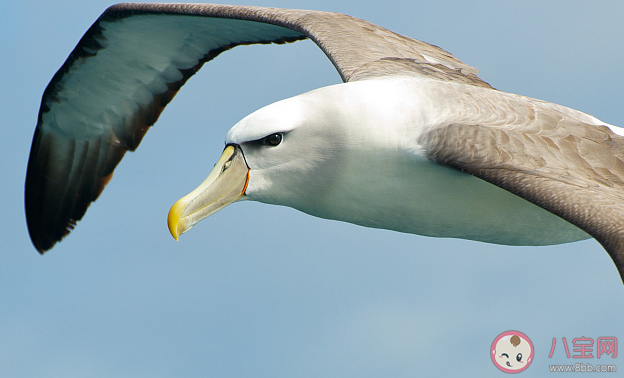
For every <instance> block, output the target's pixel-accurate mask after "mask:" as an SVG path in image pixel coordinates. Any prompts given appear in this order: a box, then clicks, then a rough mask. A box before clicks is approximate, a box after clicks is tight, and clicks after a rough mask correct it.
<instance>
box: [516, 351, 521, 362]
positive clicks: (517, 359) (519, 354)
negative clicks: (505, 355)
mask: <svg viewBox="0 0 624 378" xmlns="http://www.w3.org/2000/svg"><path fill="white" fill-rule="evenodd" d="M516 361H518V362H520V361H522V353H518V355H517V356H516Z"/></svg>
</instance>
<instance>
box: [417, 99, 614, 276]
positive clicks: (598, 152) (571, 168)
mask: <svg viewBox="0 0 624 378" xmlns="http://www.w3.org/2000/svg"><path fill="white" fill-rule="evenodd" d="M491 94H492V95H494V96H497V95H498V92H491ZM499 105H500V107H499V108H494V109H496V111H500V112H499V113H498V115H499V116H498V117H497V115H496V114H489V115H488V114H483V115H482V119H483V122H481V123H478V122H479V121H477V123H471V124H466V123H462V122H459V123H449V124H447V125H445V126H442V127H440V128H437V129H434V130H432V131H430V132H429V133H428V134H426V135H424V136H423V137H422V140H421V142H422V143H423V145H424V146H425V148H426V151H427V154H428V156H429V158H430V159H432V160H433V161H435V162H438V163H440V164H444V165H448V166H450V167H453V168H456V169H459V170H461V171H464V172H467V173H470V174H472V175H474V176H477V177H479V178H481V179H483V180H486V181H488V182H490V183H492V184H494V185H497V186H499V187H501V188H503V189H505V190H508V191H510V192H512V193H514V194H516V195H518V196H520V197H522V198H524V199H526V200H528V201H530V202H532V203H534V204H536V205H538V206H540V207H542V208H544V209H546V210H548V211H550V212H552V213H554V214H556V215H558V216H560V217H562V218H564V219H566V220H567V221H569V222H570V223H572V224H574V225H576V226H577V227H579V228H581V229H583V230H584V231H586V232H587V233H588V234H590V235H591V236H593V237H594V238H595V239H596V240H598V242H600V243H601V244H602V245H603V247H604V248H605V249H606V250H607V252H608V253H609V254H610V256H611V258H612V259H613V261H614V262H615V265H616V266H617V268H618V270H619V272H620V276H621V277H622V279H623V280H624V137H622V136H620V135H618V134H615V133H614V132H613V131H612V130H611V129H610V128H609V127H607V126H601V125H595V124H592V120H591V119H590V118H591V117H589V116H587V115H581V113H580V112H579V113H578V114H577V115H576V116H570V114H569V110H570V109H567V108H563V107H558V106H555V105H553V104H547V103H542V102H539V101H536V100H531V99H524V101H519V102H507V101H500V102H499ZM486 113H487V111H486ZM501 114H503V115H504V116H502V117H501V116H500V115H501ZM506 116H509V117H506ZM583 118H586V119H583Z"/></svg>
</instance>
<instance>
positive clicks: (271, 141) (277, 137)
mask: <svg viewBox="0 0 624 378" xmlns="http://www.w3.org/2000/svg"><path fill="white" fill-rule="evenodd" d="M283 138H284V136H283V135H282V134H279V133H276V134H271V135H269V136H266V137H264V144H266V145H267V146H273V147H275V146H277V145H279V144H280V143H282V139H283Z"/></svg>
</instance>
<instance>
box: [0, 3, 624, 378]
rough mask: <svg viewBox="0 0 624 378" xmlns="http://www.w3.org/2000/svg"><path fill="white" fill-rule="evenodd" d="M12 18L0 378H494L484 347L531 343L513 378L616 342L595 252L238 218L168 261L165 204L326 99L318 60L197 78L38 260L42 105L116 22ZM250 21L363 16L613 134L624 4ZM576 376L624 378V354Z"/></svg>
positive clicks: (310, 55)
mask: <svg viewBox="0 0 624 378" xmlns="http://www.w3.org/2000/svg"><path fill="white" fill-rule="evenodd" d="M7 3H8V2H4V3H3V4H2V5H0V21H1V22H2V25H3V28H2V29H1V30H0V33H1V38H0V46H1V48H2V59H0V75H1V77H2V78H1V81H2V84H3V85H2V89H1V90H0V100H1V101H0V103H1V104H2V105H0V116H1V119H2V131H3V136H4V138H3V141H2V148H1V149H0V151H1V152H0V154H1V155H0V176H1V179H0V180H1V181H0V182H1V183H2V196H0V201H1V208H2V210H3V216H2V217H1V218H0V230H2V231H1V235H2V242H1V243H2V244H1V245H2V253H1V254H0V376H2V377H28V378H32V377H47V378H52V377H63V378H67V377H97V378H100V377H116V378H125V377H132V378H136V377H158V378H159V377H418V376H422V377H463V376H474V377H503V376H505V374H504V373H502V372H500V371H498V370H497V369H496V368H495V367H494V365H493V364H492V362H491V360H490V357H489V348H490V345H491V343H492V341H493V340H494V339H495V338H496V336H497V335H498V334H500V333H501V332H504V331H508V330H518V331H521V332H523V333H525V334H526V335H528V336H529V337H530V338H531V339H532V341H533V344H534V346H535V358H534V363H533V365H531V366H530V367H529V368H528V369H527V370H526V371H525V372H523V373H521V374H522V376H523V377H549V376H551V375H552V373H549V372H548V365H549V364H573V363H576V362H579V360H577V359H567V358H566V357H565V353H564V351H563V349H562V345H561V338H562V337H566V339H568V340H569V341H570V340H572V339H573V338H577V337H581V336H585V337H591V338H593V339H597V338H598V337H600V336H615V337H618V338H620V342H621V345H624V344H622V343H624V323H623V320H622V319H623V314H624V288H623V287H622V283H621V282H620V278H619V277H618V275H617V272H616V270H615V268H614V266H613V264H612V262H611V260H610V258H609V257H608V255H607V254H606V252H604V250H603V249H602V248H601V247H600V246H599V245H598V244H597V243H596V242H595V241H585V242H579V243H573V244H568V245H561V246H555V247H543V248H521V247H504V246H497V245H488V244H483V243H477V242H469V241H463V240H453V239H432V238H427V237H421V236H416V235H409V234H400V233H397V232H391V231H384V230H374V229H368V228H363V227H359V226H354V225H350V224H346V223H342V222H335V221H328V220H322V219H318V218H313V217H311V216H308V215H306V214H303V213H300V212H297V211H295V210H292V209H289V208H283V207H277V206H269V205H263V204H257V203H252V202H242V203H237V204H234V205H231V206H229V207H228V208H226V209H225V210H222V211H221V212H219V213H217V214H215V215H214V216H212V217H210V218H209V219H207V220H205V221H203V222H202V223H200V224H199V225H197V226H196V227H195V228H194V229H193V230H192V231H191V232H190V233H188V234H185V235H184V236H183V237H182V238H181V241H180V242H175V241H174V240H173V239H172V238H171V236H170V235H169V233H168V231H167V227H166V215H167V212H168V210H169V207H170V206H171V205H172V204H173V203H174V202H175V201H176V200H177V199H179V198H180V197H181V196H183V195H185V194H186V193H188V192H189V191H190V190H192V189H193V188H194V187H195V186H196V185H197V184H198V183H200V182H201V181H202V180H203V179H204V178H205V176H206V175H207V174H208V172H209V170H210V169H211V168H212V166H213V164H214V163H215V162H216V160H217V158H218V157H219V156H220V154H221V150H222V148H223V139H224V137H225V134H226V132H227V130H228V129H229V128H230V127H231V126H232V125H233V124H234V123H236V122H237V121H238V120H239V119H240V118H242V117H244V116H245V115H247V114H248V113H250V112H252V111H254V110H256V109H258V108H260V107H262V106H264V105H267V104H269V103H272V102H275V101H277V100H280V99H283V98H286V97H289V96H293V95H297V94H299V93H303V92H305V91H308V90H311V89H314V88H318V87H321V86H324V85H329V84H334V83H338V82H339V80H340V79H339V76H338V74H337V73H336V72H335V70H334V69H333V67H332V65H331V63H330V62H329V60H327V59H326V58H325V57H324V55H323V54H322V52H321V51H320V50H319V49H318V48H317V47H316V46H315V45H314V44H313V43H312V42H309V41H305V42H298V43H295V44H291V45H287V46H257V47H238V48H236V49H234V50H233V51H230V52H227V53H224V54H223V55H221V56H220V57H218V58H217V59H216V60H214V61H213V62H210V63H208V64H206V65H205V66H204V68H203V69H202V71H200V73H199V74H198V75H196V76H195V77H194V78H192V79H191V80H190V81H189V82H188V83H187V85H186V86H185V87H183V88H182V90H181V92H180V94H179V95H178V96H177V97H176V98H175V99H174V101H173V102H172V103H171V104H170V105H169V107H168V108H167V109H166V110H165V111H164V113H163V115H162V116H161V118H160V120H159V122H158V123H157V124H156V126H155V127H154V128H153V130H152V131H150V132H149V133H148V134H147V136H146V137H145V139H144V140H143V143H142V145H141V146H140V148H139V149H138V151H137V152H136V153H132V154H127V155H126V158H125V159H124V161H123V162H122V163H121V164H120V166H119V167H118V169H117V170H116V173H115V177H114V179H113V180H112V181H111V183H110V184H109V185H108V187H107V188H106V190H105V191H104V193H103V195H102V196H101V197H100V199H99V200H98V201H97V202H96V203H95V204H93V205H92V206H91V207H90V209H89V211H88V213H87V215H86V216H85V218H84V219H83V221H81V222H80V223H79V224H78V227H77V228H76V229H75V230H74V232H73V233H72V234H71V235H70V236H69V237H68V238H67V239H66V240H65V241H63V242H62V243H60V244H58V245H57V246H56V247H55V248H54V249H53V250H52V251H51V252H49V253H48V254H47V255H46V256H44V257H41V256H39V255H38V254H37V253H36V252H35V250H34V248H33V247H32V245H31V243H30V240H29V238H28V234H27V231H26V225H25V220H24V214H23V213H24V212H23V183H24V176H25V172H26V163H27V160H28V153H29V149H30V143H31V138H32V134H33V131H34V127H35V123H36V119H37V112H38V109H39V105H40V99H41V94H42V93H43V90H44V89H45V87H46V85H47V83H48V82H49V80H50V79H51V78H52V76H53V75H54V73H55V72H56V70H57V69H58V68H59V67H60V66H61V64H62V63H63V61H64V60H65V59H66V57H67V56H68V55H69V53H70V52H71V50H72V49H73V47H74V46H75V44H76V43H77V42H78V40H79V39H80V37H81V36H82V35H83V33H84V32H85V31H86V29H87V28H88V27H89V26H90V25H91V24H92V23H93V22H94V21H95V20H96V18H97V17H98V16H99V14H100V13H101V12H102V11H104V9H105V8H106V7H107V6H109V5H112V3H111V2H108V1H83V0H80V1H77V0H76V1H57V0H45V1H43V0H37V1H29V2H26V1H19V2H17V1H13V2H10V4H7ZM224 3H228V2H227V1H224ZM247 3H248V4H250V5H265V6H277V7H286V8H304V9H320V10H332V11H338V12H343V13H347V14H350V15H353V16H356V17H360V18H364V19H366V20H369V21H371V22H374V23H376V24H379V25H381V26H384V27H387V28H389V29H390V30H393V31H395V32H398V33H401V34H405V35H408V36H410V37H414V38H418V39H421V40H424V41H426V42H429V43H433V44H436V45H439V46H441V47H442V48H444V49H446V50H448V51H450V52H452V53H453V54H454V55H455V56H456V57H458V58H459V59H461V60H462V61H464V62H466V63H468V64H470V65H473V66H475V67H477V68H479V69H480V70H481V74H480V76H481V78H483V79H484V80H486V81H487V82H489V83H490V84H492V85H493V86H494V87H496V88H498V89H501V90H504V91H509V92H514V93H518V94H523V95H527V96H532V97H536V98H540V99H544V100H548V101H552V102H556V103H560V104H563V105H567V106H570V107H573V108H576V109H579V110H582V111H585V112H587V113H590V114H592V115H594V116H596V117H598V118H600V119H602V120H604V121H605V122H609V123H612V124H615V125H623V126H624V114H623V112H622V108H623V101H624V74H623V69H622V62H623V61H624V48H623V43H622V36H624V23H623V22H622V20H623V19H624V3H622V2H621V1H619V0H613V1H591V2H590V1H570V0H566V1H563V0H559V1H553V0H549V1H543V0H537V1H527V0H523V1H515V2H512V1H500V0H496V1H470V2H468V1H441V0H437V1H410V2H406V1H398V0H384V1H375V2H372V1H339V0H335V1H325V0H320V1H319V0H316V1H311V0H310V1H280V0H264V1H252V0H250V1H247ZM405 4H409V5H405ZM553 337H556V338H557V341H558V344H557V349H556V350H555V353H554V356H553V357H552V358H550V359H549V358H548V354H549V351H550V346H551V342H552V339H553ZM620 354H624V350H620ZM583 362H590V363H592V364H594V365H596V364H599V363H611V364H615V365H616V366H617V367H618V369H619V370H620V371H624V356H620V357H618V358H616V359H612V358H611V357H610V356H606V358H605V357H604V356H603V358H601V359H600V360H598V359H596V358H594V359H590V360H585V361H583ZM593 375H595V374H587V373H586V374H583V376H584V377H591V376H593ZM607 375H608V374H607ZM600 376H605V375H604V374H602V375H600ZM609 376H615V375H614V374H611V375H609Z"/></svg>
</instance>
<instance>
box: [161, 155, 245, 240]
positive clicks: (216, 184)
mask: <svg viewBox="0 0 624 378" xmlns="http://www.w3.org/2000/svg"><path fill="white" fill-rule="evenodd" d="M248 181H249V167H247V163H246V162H245V157H244V156H243V152H242V151H241V149H240V147H239V146H236V145H228V146H226V147H225V149H224V150H223V154H222V155H221V158H220V159H219V161H218V162H217V164H216V165H215V167H214V169H213V170H212V172H210V174H209V175H208V177H207V178H206V180H204V182H203V183H201V185H200V186H198V187H197V188H196V189H195V190H193V191H192V192H190V193H189V194H187V195H186V196H184V197H183V198H182V199H180V200H179V201H178V202H176V203H175V204H174V205H173V206H172V207H171V210H169V216H168V217H167V224H168V225H169V232H170V233H171V236H173V238H174V239H175V240H178V238H179V237H180V235H182V234H183V233H185V232H187V231H188V230H190V229H191V228H192V227H193V226H194V225H195V224H196V223H197V222H199V221H201V220H202V219H204V218H206V217H208V216H209V215H211V214H213V213H215V212H217V211H219V210H221V209H222V208H224V207H226V206H227V205H229V204H231V203H232V202H235V201H237V200H238V199H239V198H241V197H242V196H243V195H244V194H245V190H246V189H247V182H248Z"/></svg>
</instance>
